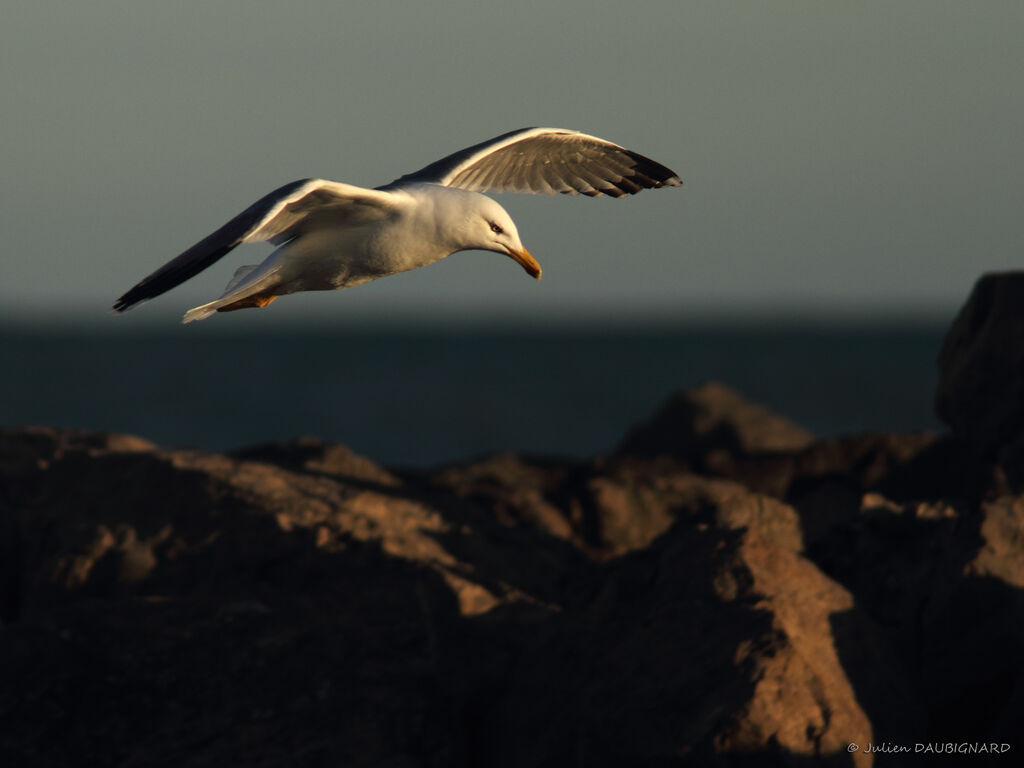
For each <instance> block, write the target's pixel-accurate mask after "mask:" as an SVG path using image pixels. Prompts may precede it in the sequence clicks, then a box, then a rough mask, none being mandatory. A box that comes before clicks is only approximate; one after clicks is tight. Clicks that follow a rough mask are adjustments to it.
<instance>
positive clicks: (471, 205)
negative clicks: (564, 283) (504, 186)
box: [457, 193, 541, 280]
mask: <svg viewBox="0 0 1024 768" xmlns="http://www.w3.org/2000/svg"><path fill="white" fill-rule="evenodd" d="M463 199H464V200H466V202H467V205H466V206H465V207H464V209H463V210H462V211H461V216H460V219H461V221H460V222H459V226H458V243H459V247H458V249H457V250H460V251H467V250H477V249H479V250H482V251H494V252H495V253H503V254H505V255H506V256H511V257H512V258H513V259H515V260H516V261H517V262H518V263H519V265H520V266H521V267H522V268H523V269H525V270H526V272H527V274H529V275H530V276H531V277H534V278H536V279H538V280H540V274H541V269H540V264H538V263H537V261H536V259H534V258H533V256H531V255H530V252H529V251H528V250H526V248H524V247H523V244H522V242H521V241H520V240H519V231H518V230H517V229H516V225H515V222H514V221H512V217H511V216H509V215H508V212H507V211H506V210H505V209H504V208H502V207H501V206H500V205H498V204H497V203H496V202H495V201H494V200H492V199H491V198H489V197H487V196H486V195H480V194H476V193H469V194H468V195H467V196H466V197H465V198H463Z"/></svg>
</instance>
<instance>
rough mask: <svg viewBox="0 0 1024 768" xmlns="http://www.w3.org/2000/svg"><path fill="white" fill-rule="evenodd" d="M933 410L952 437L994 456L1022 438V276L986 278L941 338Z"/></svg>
mask: <svg viewBox="0 0 1024 768" xmlns="http://www.w3.org/2000/svg"><path fill="white" fill-rule="evenodd" d="M939 373H940V380H939V387H938V391H937V392H936V395H935V410H936V413H937V414H938V416H939V418H941V419H942V420H943V421H944V422H945V423H946V424H948V425H949V426H950V427H951V428H952V430H953V433H954V434H955V435H956V436H957V437H959V438H961V439H963V440H965V441H967V442H969V443H970V444H971V445H973V446H974V447H975V448H976V449H977V450H978V451H980V452H982V453H986V454H995V453H997V452H998V451H999V450H1000V449H1002V448H1003V447H1004V446H1007V445H1009V444H1012V443H1015V442H1017V441H1019V439H1020V438H1021V436H1022V434H1024V272H1004V273H996V274H987V275H984V276H982V277H981V279H979V280H978V282H977V284H975V286H974V290H973V291H972V292H971V295H970V298H968V300H967V303H966V304H965V305H964V307H963V308H962V309H961V310H960V313H959V314H958V315H957V317H956V320H955V321H954V323H953V325H952V327H951V328H950V329H949V332H948V333H947V334H946V339H945V342H944V343H943V345H942V352H941V354H940V355H939Z"/></svg>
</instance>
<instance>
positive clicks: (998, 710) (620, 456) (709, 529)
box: [0, 386, 1024, 766]
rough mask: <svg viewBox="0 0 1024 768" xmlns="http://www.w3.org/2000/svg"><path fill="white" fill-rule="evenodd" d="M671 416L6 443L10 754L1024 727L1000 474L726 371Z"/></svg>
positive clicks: (658, 761)
mask: <svg viewBox="0 0 1024 768" xmlns="http://www.w3.org/2000/svg"><path fill="white" fill-rule="evenodd" d="M709 393H712V394H713V395H714V397H712V399H713V400H714V401H715V402H717V403H718V405H716V406H715V409H717V410H715V415H714V416H713V418H710V420H709V417H708V416H707V412H708V410H707V408H705V407H704V406H699V407H697V406H693V404H694V403H697V404H700V403H705V404H706V403H707V402H708V398H709ZM715 393H717V394H715ZM722 393H726V394H724V395H723V394H722ZM681 403H682V404H684V406H685V407H684V406H681V405H680V404H681ZM686 404H689V405H686ZM723 404H724V405H723ZM691 406H692V407H691ZM709 407H710V406H709ZM660 413H661V415H660V416H659V417H657V418H655V419H653V420H652V421H651V422H649V423H648V424H647V425H645V426H644V427H643V428H639V429H638V430H636V431H634V432H633V433H632V437H630V438H629V439H628V440H626V441H624V443H623V446H624V447H623V450H621V451H620V452H619V453H617V454H616V455H613V456H610V457H603V458H596V459H593V460H590V461H585V462H569V461H555V460H552V459H535V458H531V457H528V456H515V455H510V454H505V455H497V456H493V457H488V458H484V459H480V460H476V461H472V462H467V463H463V464H458V465H452V466H448V467H443V468H440V469H437V470H435V471H430V472H417V473H412V472H401V471H396V470H388V469H385V468H382V467H379V466H377V465H375V464H374V463H373V462H372V461H370V460H368V459H366V458H364V457H360V456H358V455H356V454H354V453H352V452H351V451H349V450H348V449H346V448H345V447H344V446H341V445H338V444H329V443H323V442H320V441H318V440H315V439H311V438H306V439H303V440H299V441H295V442H292V443H275V444H266V445H261V446H255V447H253V448H249V449H245V450H242V451H239V452H237V453H236V454H234V455H232V456H223V455H217V454H211V453H206V452H202V451H187V450H167V449H163V448H160V447H159V446H155V445H152V444H150V443H148V442H146V441H144V440H141V439H138V438H134V437H129V436H123V435H104V434H96V433H85V432H75V431H69V430H55V429H48V428H27V429H12V430H6V431H4V432H2V433H0V477H2V480H3V482H2V485H0V534H2V538H0V577H2V580H3V581H2V589H0V599H2V602H0V609H2V611H3V613H2V618H3V622H4V623H3V627H2V629H0V677H2V679H3V680H4V681H5V685H4V686H0V717H2V722H4V724H5V727H4V728H3V729H0V758H2V759H0V763H2V764H5V765H7V764H10V765H77V764H124V765H138V766H142V765H158V764H159V765H166V764H174V765H214V764H247V765H248V764H251V765H274V764H292V765H381V764H385V765H393V764H395V765H397V764H401V765H437V766H460V765H466V766H470V765H472V766H523V765H552V766H554V765H559V766H560V765H587V766H620V765H637V766H643V765H675V764H680V765H723V766H726V765H743V766H745V765H764V764H770V765H792V766H802V765H808V764H814V765H837V766H839V765H844V766H845V765H857V766H867V765H872V764H874V763H876V762H877V764H880V765H882V764H890V765H905V764H916V763H915V760H916V759H917V758H918V757H920V756H921V755H920V754H917V755H915V753H913V752H911V753H910V754H881V755H875V754H870V753H867V752H865V751H864V748H866V747H867V746H868V745H869V744H881V743H888V744H897V745H900V744H903V745H910V748H911V749H913V747H914V745H915V744H928V743H935V742H939V743H948V742H956V743H960V742H985V743H989V742H993V741H995V742H999V743H1003V742H1006V743H1010V744H1013V748H1014V750H1015V751H1016V750H1019V749H1024V744H1020V743H1018V742H1019V736H1018V727H1017V726H1018V724H1019V722H1020V721H1021V718H1022V717H1024V697H1022V696H1021V693H1020V692H1021V690H1024V686H1022V685H1021V664H1020V661H1019V660H1020V658H1022V656H1021V653H1020V651H1021V648H1022V645H1021V641H1022V639H1024V638H1022V633H1024V629H1022V628H1024V615H1022V612H1024V601H1022V599H1021V589H1022V588H1024V576H1022V568H1024V565H1022V564H1024V513H1022V512H1021V509H1022V508H1024V501H1022V498H1024V497H1018V496H1016V495H1014V494H1013V492H1012V491H1011V490H1009V487H1008V485H1007V483H1006V482H1005V480H1004V478H1003V474H1002V472H1001V471H1000V469H999V468H998V467H997V466H996V465H994V464H991V463H989V462H988V460H987V459H985V458H984V457H981V456H979V455H977V454H975V453H973V452H972V451H971V450H970V449H969V448H968V447H965V444H964V443H962V442H959V441H956V440H954V439H952V438H936V437H935V436H931V435H867V436H861V437H848V438H841V439H827V440H818V441H814V440H811V439H810V438H809V437H808V436H807V435H806V434H805V433H802V432H801V431H799V430H798V428H794V427H792V426H791V425H789V424H788V423H786V422H784V421H783V420H781V419H778V418H775V417H771V415H770V414H767V415H766V412H765V411H764V409H760V408H759V407H756V406H754V405H752V404H750V403H747V402H745V401H742V398H740V396H738V395H736V394H735V393H731V392H728V391H727V390H725V389H723V388H719V387H717V386H711V387H704V388H702V389H701V390H698V391H696V392H691V393H683V394H681V395H678V396H676V397H675V398H674V399H673V401H672V402H671V403H670V404H669V405H667V406H666V407H665V408H664V409H663V410H662V411H661V412H660ZM687 414H689V416H688V415H687ZM751 414H753V416H751ZM659 419H664V420H665V422H666V423H664V424H659ZM687 419H689V421H687ZM709 425H711V426H710V427H709ZM737 425H739V426H737ZM775 431H778V432H779V434H777V435H773V434H771V433H773V432H775ZM711 433H715V434H719V435H722V434H728V435H729V436H728V437H727V438H725V439H724V440H718V438H715V440H712V441H711V442H707V441H706V438H705V437H701V435H705V436H706V435H708V434H711ZM659 434H660V435H676V436H680V435H682V436H684V439H682V440H678V441H676V442H672V441H671V440H669V441H665V440H662V439H661V438H657V439H654V438H650V436H652V435H655V436H656V435H659ZM644 435H646V436H647V437H644ZM695 436H696V437H695ZM648 439H650V441H649V442H645V441H648ZM701 441H704V442H701ZM641 445H647V446H656V448H657V450H640V449H639V446H641ZM698 445H699V446H702V447H700V448H699V449H698V448H697V447H695V446H698ZM629 446H633V448H632V449H628V448H629ZM700 451H704V452H703V453H701V452H700ZM696 470H699V473H698V472H697V471H696ZM851 743H855V744H857V745H859V747H858V748H857V749H854V751H849V750H850V749H851V748H850V747H849V746H848V745H850V744H851Z"/></svg>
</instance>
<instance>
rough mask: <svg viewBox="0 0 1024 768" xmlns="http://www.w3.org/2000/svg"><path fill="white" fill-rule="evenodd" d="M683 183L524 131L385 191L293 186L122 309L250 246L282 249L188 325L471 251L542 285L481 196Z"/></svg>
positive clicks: (621, 157) (583, 142)
mask: <svg viewBox="0 0 1024 768" xmlns="http://www.w3.org/2000/svg"><path fill="white" fill-rule="evenodd" d="M681 183H682V182H680V180H679V176H678V175H676V173H675V172H674V171H671V170H669V169H668V168H666V167H665V166H663V165H661V164H660V163H656V162H654V161H653V160H651V159H649V158H646V157H644V156H643V155H640V154H637V153H636V152H632V151H630V150H628V149H625V148H624V147H620V146H619V145H618V144H613V143H612V142H610V141H606V140H605V139H599V138H597V137H596V136H588V135H587V134H584V133H580V132H578V131H571V130H565V129H561V128H523V129H520V130H518V131H511V132H509V133H505V134H502V135H501V136H498V137H496V138H493V139H490V140H489V141H484V142H481V143H479V144H474V145H473V146H472V147H468V148H466V149H463V150H461V151H459V152H455V153H453V154H451V155H448V156H447V157H444V158H442V159H440V160H438V161H437V162H434V163H431V164H430V165H428V166H426V167H425V168H421V169H420V170H418V171H414V172H413V173H409V174H406V175H405V176H402V177H400V178H398V179H396V180H395V181H393V182H391V183H390V184H386V185H384V186H382V187H376V188H375V189H365V188H363V187H357V186H353V185H351V184H343V183H341V182H337V181H328V180H326V179H300V180H299V181H293V182H292V183H290V184H285V185H284V186H283V187H279V188H278V189H275V190H274V191H273V192H271V193H270V194H268V195H265V196H264V197H262V198H260V199H259V200H257V201H256V202H255V203H253V204H252V205H250V206H249V207H248V208H246V209H245V210H244V211H242V212H241V213H240V214H238V215H237V216H235V218H233V219H231V221H229V222H228V223H227V224H225V225H224V226H222V227H221V228H220V229H218V230H217V231H216V232H214V233H213V234H211V235H209V236H208V237H205V238H203V239H202V240H200V241H199V242H198V243H196V244H195V245H193V246H192V247H191V248H189V249H188V250H187V251H185V252H184V253H182V254H181V255H179V256H178V257H177V258H175V259H173V260H171V261H169V262H168V263H167V264H164V265H163V266H162V267H160V268H159V269H158V270H156V271H155V272H153V273H152V274H151V275H149V276H148V277H146V278H144V279H143V280H141V281H140V282H139V283H138V284H137V285H136V286H135V287H133V288H131V289H130V290H129V291H128V292H127V293H125V294H124V295H123V296H121V298H119V299H118V300H117V301H116V302H115V303H114V307H113V308H114V310H115V311H116V312H124V311H125V310H128V309H131V308H132V307H133V306H135V305H136V304H138V303H140V302H142V301H146V300H147V299H152V298H154V297H156V296H160V295H161V294H163V293H166V292H167V291H169V290H171V289H172V288H175V287H177V286H178V285H181V284H182V283H183V282H185V281H186V280H188V279H190V278H192V277H194V276H195V275H197V274H199V273H200V272H202V271H203V270H204V269H206V268H207V267H209V266H210V265H211V264H213V263H214V262H216V261H217V260H218V259H220V258H221V257H223V256H224V255H226V254H227V253H228V252H229V251H231V250H232V249H233V248H234V247H235V246H237V245H241V244H242V243H259V242H270V243H272V244H273V245H276V246H278V248H277V250H275V251H274V252H273V253H271V254H270V255H269V256H268V257H267V258H266V259H265V260H264V261H263V263H262V264H251V265H246V266H243V267H239V268H238V269H237V270H236V271H235V274H234V276H233V277H232V278H231V280H230V282H228V285H227V287H226V288H225V289H224V293H223V294H222V295H221V296H220V298H218V299H216V300H215V301H211V302H209V303H208V304H203V305H202V306H198V307H195V308H194V309H190V310H189V311H188V312H186V313H185V316H184V319H183V321H182V322H185V323H190V322H192V321H194V320H202V319H204V318H207V317H209V316H210V315H212V314H214V313H215V312H232V311H234V310H237V309H245V308H248V307H266V306H267V305H268V304H270V303H271V302H272V301H274V300H275V299H276V298H277V297H278V296H284V295H286V294H290V293H298V292H300V291H330V290H337V289H341V288H351V287H353V286H356V285H360V284H362V283H366V282H369V281H370V280H376V279H377V278H379V277H386V276H388V275H393V274H396V273H398V272H405V271H407V270H410V269H417V268H418V267H425V266H426V265H428V264H432V263H434V262H435V261H440V260H441V259H443V258H445V257H447V256H450V255H451V254H453V253H456V252H458V251H466V250H484V251H494V252H496V253H500V254H504V255H506V256H509V257H511V258H512V259H514V260H515V261H516V262H518V263H519V265H520V266H522V268H523V269H524V270H526V272H527V274H529V275H530V276H531V277H534V278H536V279H537V280H539V279H540V276H541V268H540V264H538V263H537V261H536V259H534V258H533V256H532V255H530V252H529V251H527V250H526V248H524V247H523V244H522V242H521V241H520V239H519V232H518V230H517V229H516V225H515V223H514V222H513V221H512V217H511V216H509V215H508V213H507V212H506V211H505V209H504V208H502V207H501V206H500V205H498V203H497V202H495V201H494V200H492V199H491V198H489V197H487V196H486V195H483V194H481V193H482V192H503V191H515V192H525V193H531V194H549V195H550V194H556V193H561V194H568V195H575V194H577V193H582V194H584V195H588V196H590V197H599V196H601V195H609V196H611V197H622V196H624V195H632V194H635V193H637V192H639V191H640V190H641V189H654V188H658V187H678V186H680V185H681Z"/></svg>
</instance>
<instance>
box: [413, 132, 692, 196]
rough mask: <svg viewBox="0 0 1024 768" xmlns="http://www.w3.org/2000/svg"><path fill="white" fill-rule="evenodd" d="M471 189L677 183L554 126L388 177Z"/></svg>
mask: <svg viewBox="0 0 1024 768" xmlns="http://www.w3.org/2000/svg"><path fill="white" fill-rule="evenodd" d="M407 183H430V184H441V185H443V186H448V187H458V188H459V189H468V190H472V191H474V192H503V191H514V192H528V193H539V194H554V193H556V192H557V193H561V194H568V195H574V194H576V193H578V192H582V193H583V194H585V195H590V196H597V195H611V196H612V197H622V196H623V195H632V194H635V193H637V192H639V191H640V190H641V189H654V188H657V187H677V186H679V185H680V184H681V183H682V182H680V180H679V176H678V175H677V174H676V173H675V172H674V171H672V170H670V169H668V168H666V167H665V166H663V165H661V164H660V163H657V162H655V161H654V160H651V159H650V158H647V157H644V156H643V155H641V154H638V153H636V152H633V151H631V150H628V149H626V148H625V147H620V146H619V145H618V144H613V143H612V142H610V141H606V140H604V139H599V138H597V137H596V136H588V135H587V134H584V133H579V132H577V131H568V130H564V129H560V128H524V129H522V130H518V131H511V132H509V133H506V134H503V135H501V136H498V137H496V138H494V139H491V140H489V141H484V142H481V143H480V144H475V145H473V146H472V147H467V148H466V149H463V150H461V151H459V152H455V153H454V154H451V155H448V157H445V158H442V159H441V160H438V161H437V162H434V163H431V164H430V165H428V166H426V167H425V168H421V169H420V170H418V171H415V172H413V173H409V174H406V175H405V176H402V177H401V178H399V179H397V180H396V181H395V182H393V184H394V185H401V184H407Z"/></svg>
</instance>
